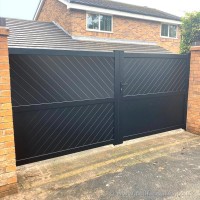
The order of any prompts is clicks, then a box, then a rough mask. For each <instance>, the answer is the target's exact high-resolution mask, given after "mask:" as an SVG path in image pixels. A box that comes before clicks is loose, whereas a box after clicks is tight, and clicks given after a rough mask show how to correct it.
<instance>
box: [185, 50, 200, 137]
mask: <svg viewBox="0 0 200 200" xmlns="http://www.w3.org/2000/svg"><path fill="white" fill-rule="evenodd" d="M187 130H188V131H190V132H192V133H198V134H200V46H193V47H191V61H190V80H189V96H188V113H187Z"/></svg>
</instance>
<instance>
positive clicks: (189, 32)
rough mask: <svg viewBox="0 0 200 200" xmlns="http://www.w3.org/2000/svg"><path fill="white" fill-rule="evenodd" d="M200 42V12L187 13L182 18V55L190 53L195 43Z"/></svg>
mask: <svg viewBox="0 0 200 200" xmlns="http://www.w3.org/2000/svg"><path fill="white" fill-rule="evenodd" d="M198 41H199V42H200V12H192V13H187V14H186V15H185V16H184V17H183V18H182V25H181V53H188V52H189V51H190V47H191V45H192V43H193V42H198Z"/></svg>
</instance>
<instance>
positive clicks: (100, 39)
mask: <svg viewBox="0 0 200 200" xmlns="http://www.w3.org/2000/svg"><path fill="white" fill-rule="evenodd" d="M71 37H72V39H73V40H78V41H94V42H106V43H117V44H138V45H147V46H148V45H150V46H158V44H157V43H156V42H146V41H134V40H118V39H110V38H109V39H104V38H96V37H78V36H71Z"/></svg>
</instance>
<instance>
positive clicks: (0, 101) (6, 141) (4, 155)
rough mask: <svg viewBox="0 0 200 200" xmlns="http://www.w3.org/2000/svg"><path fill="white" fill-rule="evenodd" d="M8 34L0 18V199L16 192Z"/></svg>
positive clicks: (3, 21) (3, 20)
mask: <svg viewBox="0 0 200 200" xmlns="http://www.w3.org/2000/svg"><path fill="white" fill-rule="evenodd" d="M8 34H9V30H8V29H7V28H6V27H5V19H3V18H0V198H1V197H3V196H6V195H8V194H12V193H15V192H17V176H16V160H15V144H14V132H13V116H12V105H11V90H10V69H9V54H8V42H7V37H8Z"/></svg>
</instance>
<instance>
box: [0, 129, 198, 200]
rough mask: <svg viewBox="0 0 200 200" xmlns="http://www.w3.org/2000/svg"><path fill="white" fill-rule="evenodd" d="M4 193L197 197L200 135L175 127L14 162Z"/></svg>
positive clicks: (72, 198)
mask: <svg viewBox="0 0 200 200" xmlns="http://www.w3.org/2000/svg"><path fill="white" fill-rule="evenodd" d="M18 180H19V194H17V195H13V196H10V197H5V198H4V199H12V200H14V199H20V200H21V199H27V200H31V199H40V200H41V199H48V200H56V199H66V200H68V199H69V200H82V199H84V200H86V199H87V200H93V199H94V200H98V199H101V200H107V199H109V200H110V199H111V200H112V199H113V200H118V199H130V200H133V199H148V200H149V199H152V200H155V199H173V200H174V199H185V200H190V199H192V200H195V199H197V200H199V199H200V189H199V188H200V136H197V135H194V134H191V133H188V132H184V131H183V130H176V131H172V132H166V133H162V134H158V135H154V136H150V137H146V138H140V139H136V140H132V141H128V142H125V143H124V144H123V145H120V146H116V147H113V146H112V145H110V146H106V147H101V148H97V149H93V150H89V151H84V152H81V153H77V154H72V155H68V156H63V157H59V158H56V159H51V160H47V161H43V162H37V163H34V164H29V165H24V166H21V167H18Z"/></svg>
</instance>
